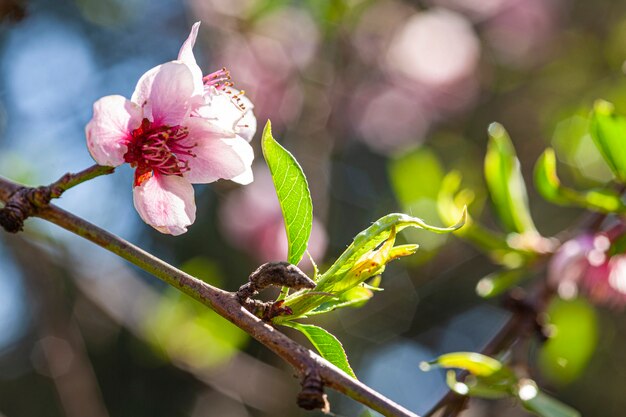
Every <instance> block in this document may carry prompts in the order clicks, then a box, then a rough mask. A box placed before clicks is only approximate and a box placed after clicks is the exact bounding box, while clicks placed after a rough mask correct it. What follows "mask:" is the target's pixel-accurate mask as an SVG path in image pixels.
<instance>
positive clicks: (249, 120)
mask: <svg viewBox="0 0 626 417" xmlns="http://www.w3.org/2000/svg"><path fill="white" fill-rule="evenodd" d="M238 93H239V91H238V90H235V89H233V88H229V89H227V90H217V89H215V88H213V87H211V88H208V89H207V90H206V91H205V94H204V106H202V107H200V108H198V110H197V113H198V116H200V117H204V118H205V119H208V120H210V121H211V122H212V123H214V124H216V125H218V126H220V127H222V128H223V129H225V130H230V131H233V132H235V133H238V134H239V135H240V136H242V137H243V138H244V139H246V140H247V141H250V139H252V136H253V135H254V132H256V118H255V117H254V113H253V112H252V108H253V107H254V106H253V105H252V102H251V101H250V100H248V98H247V97H246V96H240V103H241V104H242V105H243V107H244V110H242V109H241V107H239V106H238V105H237V102H236V101H235V100H234V99H233V96H234V95H236V94H238Z"/></svg>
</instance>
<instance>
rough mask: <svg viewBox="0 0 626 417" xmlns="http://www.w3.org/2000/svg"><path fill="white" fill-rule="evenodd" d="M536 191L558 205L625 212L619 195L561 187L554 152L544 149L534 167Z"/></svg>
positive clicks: (611, 192)
mask: <svg viewBox="0 0 626 417" xmlns="http://www.w3.org/2000/svg"><path fill="white" fill-rule="evenodd" d="M535 184H536V186H537V190H538V191H539V193H541V195H542V196H543V197H544V198H545V199H546V200H548V201H551V202H553V203H555V204H560V205H569V206H579V207H584V208H587V209H589V210H594V211H599V212H602V213H616V212H624V211H626V206H624V203H622V200H621V198H620V195H619V194H618V193H616V192H615V191H613V190H610V189H600V190H590V191H585V192H580V191H576V190H573V189H571V188H567V187H564V186H562V185H561V181H560V180H559V177H558V176H557V172H556V157H555V154H554V151H553V150H552V149H550V148H548V149H546V150H545V151H544V153H543V154H542V155H541V157H540V158H539V160H538V161H537V164H536V165H535Z"/></svg>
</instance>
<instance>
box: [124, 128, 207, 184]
mask: <svg viewBox="0 0 626 417" xmlns="http://www.w3.org/2000/svg"><path fill="white" fill-rule="evenodd" d="M188 136H189V129H187V128H186V127H184V126H154V125H153V124H152V122H150V121H149V120H148V119H143V121H142V122H141V126H139V127H138V128H137V129H135V130H133V132H132V133H131V138H130V141H129V142H128V151H127V152H126V154H124V160H125V161H126V162H128V163H129V164H130V165H131V166H132V167H134V168H137V171H136V172H135V185H136V186H137V185H141V184H142V183H143V182H144V181H145V180H147V179H148V178H150V175H151V173H153V172H158V173H159V174H163V175H178V176H182V175H183V173H184V172H186V171H189V163H188V161H187V159H188V158H184V157H195V156H196V155H195V154H194V153H193V151H192V149H193V148H194V147H195V144H193V145H188V144H184V143H183V139H186V138H187V137H188ZM181 157H183V158H181Z"/></svg>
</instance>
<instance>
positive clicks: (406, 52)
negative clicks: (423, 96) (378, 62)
mask: <svg viewBox="0 0 626 417" xmlns="http://www.w3.org/2000/svg"><path fill="white" fill-rule="evenodd" d="M479 58H480V42H479V40H478V37H477V36H476V34H475V33H474V30H473V28H472V25H471V24H470V23H469V22H468V21H467V20H466V19H465V18H464V17H463V16H462V15H460V14H457V13H454V12H451V11H448V10H445V9H431V10H428V11H426V12H421V13H417V14H415V15H413V16H412V17H410V18H409V20H408V21H407V22H406V23H405V24H404V26H403V27H401V28H400V29H399V30H398V31H397V33H396V35H395V36H394V38H393V40H392V42H391V45H390V47H389V51H388V53H387V56H386V59H387V64H388V66H389V68H390V69H391V70H392V71H394V72H397V73H398V74H400V75H402V76H405V77H406V78H408V79H410V80H413V81H415V82H417V83H420V84H424V85H427V86H431V87H441V86H447V85H452V84H455V83H456V82H457V81H459V80H462V79H465V78H467V77H468V76H472V75H474V73H475V71H476V67H477V65H478V60H479Z"/></svg>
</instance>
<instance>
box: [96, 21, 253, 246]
mask: <svg viewBox="0 0 626 417" xmlns="http://www.w3.org/2000/svg"><path fill="white" fill-rule="evenodd" d="M199 26H200V22H198V23H196V24H194V25H193V27H192V29H191V33H190V34H189V37H188V38H187V40H186V41H185V43H184V44H183V46H182V47H181V49H180V53H179V55H178V60H175V61H170V62H167V63H165V64H162V65H159V66H157V67H154V68H152V69H151V70H149V71H148V72H146V73H145V74H144V75H143V76H142V77H141V78H140V79H139V81H138V83H137V86H136V88H135V92H134V93H133V95H132V97H131V98H130V100H128V99H126V98H125V97H122V96H119V95H112V96H106V97H103V98H101V99H99V100H98V101H96V103H95V104H94V114H93V118H92V119H91V120H90V121H89V123H88V124H87V127H86V134H87V146H88V148H89V152H90V153H91V155H92V156H93V158H94V159H95V160H96V162H97V163H98V164H100V165H107V166H119V165H121V164H123V163H125V162H126V163H129V164H130V165H131V166H132V167H133V168H135V180H134V184H133V200H134V203H135V208H136V209H137V211H138V212H139V215H140V216H141V218H142V219H143V220H144V221H145V222H146V223H148V224H149V225H151V226H153V227H154V228H155V229H157V230H158V231H160V232H162V233H168V234H172V235H179V234H182V233H185V232H186V231H187V227H188V226H189V225H191V224H192V223H193V222H194V220H195V212H196V207H195V202H194V192H193V187H192V185H191V184H205V183H210V182H213V181H217V180H218V179H229V180H232V181H235V182H238V183H241V184H248V183H250V182H252V180H253V177H252V170H251V165H252V160H253V158H254V155H253V151H252V147H251V146H250V144H249V143H248V142H249V141H250V140H251V138H252V136H253V135H254V133H255V131H256V118H255V117H254V114H253V112H252V107H253V106H252V103H251V102H250V101H249V100H247V99H246V98H244V97H243V93H242V92H239V91H237V90H235V89H234V88H233V87H232V83H231V82H230V74H229V73H228V71H227V70H225V69H221V70H219V71H216V72H214V73H212V74H209V75H207V76H206V77H202V71H201V70H200V67H199V66H198V64H197V63H196V60H195V57H194V55H193V51H192V48H193V46H194V44H195V41H196V37H197V34H198V28H199Z"/></svg>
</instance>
